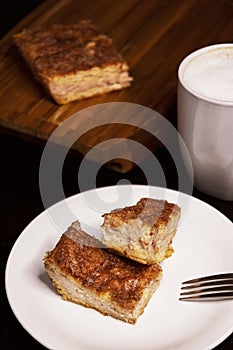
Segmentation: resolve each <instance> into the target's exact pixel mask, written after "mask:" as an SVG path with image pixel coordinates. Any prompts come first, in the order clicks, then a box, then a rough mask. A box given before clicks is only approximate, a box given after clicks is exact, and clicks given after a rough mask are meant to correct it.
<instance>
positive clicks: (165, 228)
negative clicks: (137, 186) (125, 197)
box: [101, 198, 181, 264]
mask: <svg viewBox="0 0 233 350" xmlns="http://www.w3.org/2000/svg"><path fill="white" fill-rule="evenodd" d="M180 212H181V210H180V208H179V207H178V206H177V205H176V204H173V203H169V202H168V201H166V200H157V199H152V198H142V199H140V201H139V202H138V203H137V204H136V205H132V206H129V207H125V208H121V209H118V210H113V211H112V212H110V213H106V214H104V215H103V218H104V222H103V224H102V226H101V230H102V242H103V244H105V245H106V246H107V247H108V248H109V249H111V250H113V251H116V252H118V253H120V254H122V255H124V256H126V257H128V258H130V259H133V260H136V261H138V262H140V263H143V264H155V263H160V262H161V261H163V260H164V259H166V258H167V257H169V256H170V255H171V254H172V253H173V248H172V247H171V243H172V240H173V237H174V235H175V233H176V230H177V225H178V222H179V219H180Z"/></svg>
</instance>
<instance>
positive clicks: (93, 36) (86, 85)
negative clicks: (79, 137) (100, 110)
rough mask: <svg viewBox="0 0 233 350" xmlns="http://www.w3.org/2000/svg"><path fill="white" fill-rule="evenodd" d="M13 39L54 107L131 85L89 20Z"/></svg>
mask: <svg viewBox="0 0 233 350" xmlns="http://www.w3.org/2000/svg"><path fill="white" fill-rule="evenodd" d="M13 39H14V41H15V44H16V45H17V47H18V49H19V52H20V53H21V55H22V56H23V58H24V59H25V61H26V62H27V64H28V65H29V67H30V68H31V70H32V72H33V74H34V76H35V78H36V79H37V80H39V81H40V83H42V85H43V86H44V88H45V89H46V91H47V92H48V93H49V94H50V95H51V96H52V97H53V99H54V100H55V101H56V102H57V103H58V104H66V103H69V102H72V101H75V100H80V99H83V98H87V97H91V96H94V95H100V94H104V93H106V92H110V91H113V90H119V89H122V88H125V87H128V86H130V84H131V81H132V77H131V76H130V75H129V67H128V65H127V63H126V61H125V60H124V59H123V57H122V55H121V54H120V52H119V51H118V50H117V49H116V48H115V46H114V45H113V42H112V39H111V38H109V37H108V36H107V35H105V34H101V33H100V32H99V30H98V29H97V28H96V26H95V25H94V23H93V22H92V21H91V20H82V21H80V22H78V23H77V24H53V25H51V26H48V27H45V26H40V27H36V28H25V29H24V30H23V31H21V32H19V33H17V34H15V35H14V36H13Z"/></svg>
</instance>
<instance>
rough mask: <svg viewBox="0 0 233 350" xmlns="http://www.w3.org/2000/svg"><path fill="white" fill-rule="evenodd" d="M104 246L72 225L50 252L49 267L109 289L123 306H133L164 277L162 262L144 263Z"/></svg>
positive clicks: (87, 284)
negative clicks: (119, 254)
mask: <svg viewBox="0 0 233 350" xmlns="http://www.w3.org/2000/svg"><path fill="white" fill-rule="evenodd" d="M101 247H103V246H102V245H101V243H100V242H99V241H98V240H97V239H95V238H94V237H91V236H89V235H88V234H87V233H86V232H84V231H81V230H76V229H75V228H74V227H73V226H71V227H70V228H69V229H68V230H67V232H66V233H64V234H63V235H62V237H61V239H60V240H59V242H58V244H57V245H56V247H55V248H54V250H53V251H52V252H50V253H48V254H47V256H46V258H45V267H46V266H47V267H48V265H50V266H51V264H52V265H55V266H56V267H57V268H59V270H60V271H61V273H64V274H65V275H66V276H67V277H68V278H69V277H72V278H74V279H75V280H76V281H77V283H79V284H81V285H82V286H84V287H85V288H86V289H88V290H92V291H94V292H95V293H98V294H101V293H104V294H105V293H108V296H109V297H110V299H111V300H113V301H115V302H116V303H117V304H118V305H119V306H121V307H123V308H127V309H132V308H133V307H134V305H135V304H136V303H137V302H138V301H139V300H140V298H141V296H142V293H143V290H144V288H145V287H147V286H148V285H149V283H150V282H152V281H156V280H160V278H161V271H162V270H161V268H160V266H159V265H156V264H154V265H151V266H146V265H142V264H140V263H137V262H135V261H132V260H130V259H127V258H124V257H122V256H118V255H116V254H114V253H112V252H110V251H108V250H107V249H105V248H101Z"/></svg>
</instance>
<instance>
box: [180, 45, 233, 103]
mask: <svg viewBox="0 0 233 350" xmlns="http://www.w3.org/2000/svg"><path fill="white" fill-rule="evenodd" d="M224 47H226V48H227V47H230V48H232V49H233V43H221V44H213V45H208V46H205V47H202V48H200V49H197V50H195V51H193V52H191V53H190V54H188V55H187V56H186V57H184V59H183V60H182V61H181V63H180V64H179V68H178V80H179V82H180V84H181V85H182V86H183V88H184V89H185V90H186V91H188V92H189V93H190V94H192V95H194V96H195V97H197V98H198V99H200V100H202V101H206V102H210V103H214V104H217V105H220V106H233V101H227V100H220V99H216V98H212V97H208V96H205V95H202V94H201V93H199V92H197V91H195V90H194V89H192V88H190V87H189V86H187V84H186V83H185V82H184V79H183V77H184V75H183V72H184V69H185V67H186V66H187V64H188V62H190V61H191V60H192V59H193V58H195V57H197V56H199V55H200V54H202V53H204V52H207V51H212V50H213V49H214V50H215V49H218V48H224Z"/></svg>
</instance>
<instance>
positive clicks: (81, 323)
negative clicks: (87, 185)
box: [6, 185, 233, 350]
mask: <svg viewBox="0 0 233 350" xmlns="http://www.w3.org/2000/svg"><path fill="white" fill-rule="evenodd" d="M143 196H150V197H152V198H165V199H167V200H168V201H172V202H175V203H178V205H180V206H181V209H182V213H183V215H182V219H181V221H180V225H179V227H178V231H177V234H176V236H175V239H174V241H173V247H174V249H175V252H174V254H173V256H172V257H170V258H169V259H167V260H165V261H164V262H163V263H162V267H163V271H164V276H163V279H162V282H161V285H160V286H159V288H158V289H157V291H156V292H155V293H154V295H153V297H152V298H151V300H150V302H149V304H148V305H147V307H146V309H145V311H144V313H143V315H141V316H140V317H139V319H138V322H137V323H136V325H130V324H127V323H124V322H123V321H119V320H115V319H113V318H111V317H108V316H103V315H101V314H100V313H98V312H97V311H95V310H92V309H87V308H84V307H82V306H79V305H76V304H73V303H71V302H67V301H64V300H62V298H61V297H60V296H59V295H58V294H57V293H56V292H55V291H54V289H53V287H52V285H51V283H50V280H49V278H48V277H47V275H46V273H45V271H44V267H43V262H42V259H43V256H44V253H45V252H46V251H47V250H50V249H52V248H53V247H54V245H55V243H56V242H57V241H58V240H59V238H60V235H61V231H62V230H64V229H65V228H66V227H67V226H69V225H70V221H69V220H70V218H68V217H69V215H67V216H62V212H63V210H64V212H68V211H67V208H69V210H70V211H71V212H72V215H76V216H77V218H78V219H79V220H80V221H81V222H82V225H83V228H84V229H86V228H88V230H89V232H90V231H91V233H92V234H95V235H96V236H98V235H100V231H99V225H100V224H101V222H102V217H101V215H102V213H103V211H104V205H105V208H106V211H108V210H109V209H113V208H116V207H120V206H125V205H129V204H134V203H136V201H137V200H139V199H140V198H141V197H143ZM97 207H98V208H99V207H100V208H101V210H97V209H96V208H97ZM72 215H71V216H70V217H72ZM56 220H57V222H55V221H56ZM59 227H60V228H59ZM232 247H233V230H232V223H231V222H230V220H228V219H227V218H226V217H225V216H224V215H222V214H221V213H220V212H218V211H217V210H216V209H214V208H212V207H211V206H209V205H207V204H206V203H204V202H202V201H200V200H198V199H196V198H193V197H190V196H188V195H185V194H182V193H178V192H176V191H172V190H167V189H163V188H158V187H150V186H140V185H122V186H114V187H105V188H100V189H96V190H91V191H87V192H84V193H82V194H78V195H75V196H72V197H70V198H68V199H66V200H64V201H61V202H59V203H58V204H56V205H55V206H52V207H51V208H50V209H49V210H47V211H44V212H43V213H42V214H41V215H39V216H38V217H37V218H36V219H35V220H33V221H32V222H31V223H30V224H29V225H28V226H27V227H26V229H25V230H24V231H23V232H22V233H21V235H20V236H19V238H18V240H17V241H16V243H15V245H14V247H13V249H12V251H11V253H10V256H9V259H8V263H7V268H6V291H7V296H8V299H9V302H10V305H11V308H12V310H13V312H14V313H15V315H16V317H17V318H18V320H19V322H20V323H21V324H22V326H23V327H24V328H25V329H26V330H27V331H28V332H29V333H30V334H31V335H32V336H33V337H34V338H35V339H37V340H38V341H39V342H40V343H41V344H43V345H44V346H46V347H47V348H49V349H55V350H64V349H67V350H73V349H75V350H80V349H82V350H83V349H92V350H113V349H117V350H120V349H122V350H123V349H124V350H126V349H127V350H142V349H143V350H149V349H153V350H168V349H170V350H171V349H172V350H187V349H188V350H207V349H213V348H214V347H215V346H217V345H218V344H219V343H221V342H222V341H223V340H224V339H225V338H226V337H227V336H228V335H230V334H231V332H232V330H233V301H223V302H209V303H208V302H201V303H195V302H181V301H178V296H179V291H180V284H181V281H183V280H185V279H188V278H192V277H195V276H199V275H206V274H212V273H219V272H229V271H231V272H232V271H233V259H232Z"/></svg>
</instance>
